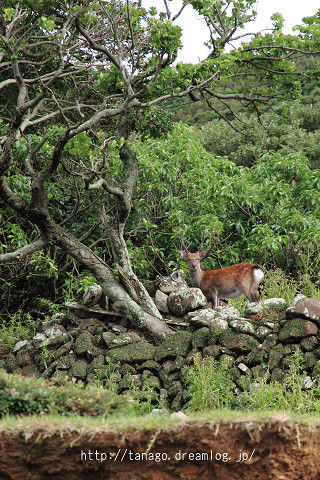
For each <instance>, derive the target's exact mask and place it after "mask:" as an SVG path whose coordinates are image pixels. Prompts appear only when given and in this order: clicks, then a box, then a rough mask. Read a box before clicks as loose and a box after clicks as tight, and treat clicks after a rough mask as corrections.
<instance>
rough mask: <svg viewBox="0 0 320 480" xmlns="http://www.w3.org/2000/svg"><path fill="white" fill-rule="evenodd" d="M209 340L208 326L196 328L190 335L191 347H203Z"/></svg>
mask: <svg viewBox="0 0 320 480" xmlns="http://www.w3.org/2000/svg"><path fill="white" fill-rule="evenodd" d="M208 342H209V328H207V327H203V328H200V329H199V330H197V331H196V332H194V333H193V335H192V346H193V348H203V347H205V346H206V345H208Z"/></svg>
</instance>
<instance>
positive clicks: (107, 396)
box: [0, 370, 130, 417]
mask: <svg viewBox="0 0 320 480" xmlns="http://www.w3.org/2000/svg"><path fill="white" fill-rule="evenodd" d="M129 405H130V399H129V398H127V397H125V396H121V397H119V396H118V395H117V394H116V393H115V392H112V391H111V390H105V389H102V388H97V387H84V386H83V385H81V384H79V383H78V384H75V383H73V382H71V381H65V382H63V383H62V382H61V383H60V384H57V383H55V382H54V381H48V380H43V379H37V378H24V377H21V376H19V375H11V374H7V373H6V372H4V371H3V370H0V417H1V416H4V415H33V414H41V413H48V414H60V415H66V416H67V415H92V416H97V415H106V416H107V415H110V414H113V413H124V412H125V411H126V410H127V408H128V407H129Z"/></svg>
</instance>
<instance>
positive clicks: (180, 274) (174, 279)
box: [159, 270, 188, 293]
mask: <svg viewBox="0 0 320 480" xmlns="http://www.w3.org/2000/svg"><path fill="white" fill-rule="evenodd" d="M187 286H188V285H187V283H186V281H185V278H184V271H183V270H176V271H175V272H173V273H172V274H171V275H169V277H163V278H162V280H161V282H160V285H159V289H160V290H161V292H163V293H171V292H174V291H175V290H179V289H180V288H182V287H187Z"/></svg>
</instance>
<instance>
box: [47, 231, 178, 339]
mask: <svg viewBox="0 0 320 480" xmlns="http://www.w3.org/2000/svg"><path fill="white" fill-rule="evenodd" d="M46 231H47V232H48V231H49V232H50V237H51V238H52V239H53V240H54V242H55V243H56V244H57V245H58V246H59V247H60V248H61V249H63V250H64V251H65V252H66V253H68V254H69V255H71V256H72V257H73V258H74V259H75V260H77V261H78V262H79V263H80V264H81V265H84V266H85V267H86V268H87V269H88V270H90V272H91V273H92V274H93V275H94V276H95V278H96V279H97V281H98V283H99V284H100V285H101V287H102V290H103V293H104V294H105V295H106V296H107V297H108V298H109V299H110V300H111V301H112V302H113V304H114V305H115V307H117V308H118V309H119V310H120V311H121V312H122V313H123V314H124V316H125V317H126V318H127V319H128V320H129V321H130V322H131V323H132V326H133V327H134V328H136V329H137V330H138V331H140V332H141V333H142V334H143V335H144V336H145V337H147V338H148V339H150V341H152V342H153V343H159V342H161V341H162V340H164V339H165V338H166V337H167V335H169V334H171V333H172V331H171V330H170V329H169V327H168V326H167V325H166V323H165V322H164V320H163V318H162V317H161V315H160V313H159V312H158V310H157V308H156V307H155V305H154V304H153V302H152V300H151V298H150V297H149V295H148V293H147V292H146V294H147V296H148V299H149V300H147V299H146V298H147V297H146V296H144V292H143V291H141V290H140V287H139V284H140V282H138V284H137V291H136V295H135V296H131V295H130V294H129V293H128V292H127V291H126V290H125V288H124V287H123V286H122V285H121V283H120V282H119V281H118V280H117V279H116V278H115V276H114V275H113V273H112V271H111V270H110V268H109V267H108V265H107V264H106V263H104V262H103V260H102V259H101V258H99V257H97V256H96V255H95V254H94V253H93V251H92V250H91V249H90V248H88V247H87V246H86V245H84V244H82V243H81V242H80V241H79V240H78V239H77V238H75V237H74V236H73V235H72V234H70V233H69V232H67V231H65V230H64V229H62V228H60V227H59V226H58V225H55V224H54V223H51V225H50V227H49V226H48V227H47V228H46ZM133 276H134V277H135V275H134V274H133ZM130 284H132V277H130ZM143 289H144V287H143ZM145 297H146V298H145ZM138 300H140V302H139V303H138ZM152 304H153V308H152Z"/></svg>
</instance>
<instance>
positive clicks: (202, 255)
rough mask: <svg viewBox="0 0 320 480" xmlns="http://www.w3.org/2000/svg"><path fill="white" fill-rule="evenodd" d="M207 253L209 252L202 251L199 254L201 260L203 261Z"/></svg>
mask: <svg viewBox="0 0 320 480" xmlns="http://www.w3.org/2000/svg"><path fill="white" fill-rule="evenodd" d="M207 253H208V250H202V252H199V256H200V260H203V259H204V257H205V256H206V255H207Z"/></svg>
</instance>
